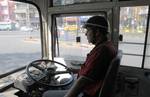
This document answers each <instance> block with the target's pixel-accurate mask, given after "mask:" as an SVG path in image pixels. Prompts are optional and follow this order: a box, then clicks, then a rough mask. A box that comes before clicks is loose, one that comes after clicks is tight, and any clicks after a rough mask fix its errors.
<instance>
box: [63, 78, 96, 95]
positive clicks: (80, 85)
mask: <svg viewBox="0 0 150 97" xmlns="http://www.w3.org/2000/svg"><path fill="white" fill-rule="evenodd" d="M92 82H93V80H92V79H89V78H87V77H85V76H80V77H79V78H78V79H77V80H76V81H75V83H74V84H73V86H72V87H71V88H70V89H69V91H68V92H67V93H66V95H65V96H64V97H77V96H78V95H79V94H80V92H82V90H83V89H84V87H85V86H86V85H88V84H89V83H92Z"/></svg>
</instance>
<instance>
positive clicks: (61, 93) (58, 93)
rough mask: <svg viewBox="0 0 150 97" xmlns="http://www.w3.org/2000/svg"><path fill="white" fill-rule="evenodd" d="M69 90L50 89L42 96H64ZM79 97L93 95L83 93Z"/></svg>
mask: <svg viewBox="0 0 150 97" xmlns="http://www.w3.org/2000/svg"><path fill="white" fill-rule="evenodd" d="M67 91H68V90H48V91H46V92H45V93H44V94H43V96H42V97H64V96H65V94H66V93H67ZM78 97H91V96H88V95H86V94H84V93H81V94H80V95H79V96H78ZM94 97H95V96H94ZM96 97H98V96H96Z"/></svg>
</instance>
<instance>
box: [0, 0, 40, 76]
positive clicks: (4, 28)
mask: <svg viewBox="0 0 150 97" xmlns="http://www.w3.org/2000/svg"><path fill="white" fill-rule="evenodd" d="M39 26H40V23H39V13H38V11H37V9H36V8H35V7H34V6H33V5H31V4H26V3H20V2H15V1H9V0H1V1H0V74H2V73H6V72H9V71H10V70H14V69H17V68H19V67H23V66H25V65H27V64H29V63H30V62H31V61H33V60H35V59H39V58H41V42H40V41H41V40H40V29H39V28H40V27H39Z"/></svg>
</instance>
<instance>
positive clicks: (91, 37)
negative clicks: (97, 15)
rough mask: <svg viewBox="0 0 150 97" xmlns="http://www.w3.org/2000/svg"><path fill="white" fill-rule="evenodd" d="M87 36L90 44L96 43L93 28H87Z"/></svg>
mask: <svg viewBox="0 0 150 97" xmlns="http://www.w3.org/2000/svg"><path fill="white" fill-rule="evenodd" d="M85 35H86V36H87V40H88V42H89V43H94V38H95V37H94V32H93V30H92V29H91V28H88V27H87V28H86V33H85Z"/></svg>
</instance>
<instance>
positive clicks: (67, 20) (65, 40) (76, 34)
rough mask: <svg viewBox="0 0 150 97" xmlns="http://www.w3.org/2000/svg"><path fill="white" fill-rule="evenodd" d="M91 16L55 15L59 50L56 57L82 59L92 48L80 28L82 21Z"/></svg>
mask: <svg viewBox="0 0 150 97" xmlns="http://www.w3.org/2000/svg"><path fill="white" fill-rule="evenodd" d="M89 17H91V16H66V17H57V18H56V21H57V34H58V43H59V47H58V48H59V51H57V57H63V58H65V59H66V60H76V61H77V60H78V61H84V60H85V57H86V54H87V53H88V52H89V51H90V50H91V49H92V48H93V45H92V44H89V43H88V41H87V38H86V36H85V33H84V29H82V25H83V24H84V22H85V21H86V20H87V19H88V18H89Z"/></svg>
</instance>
